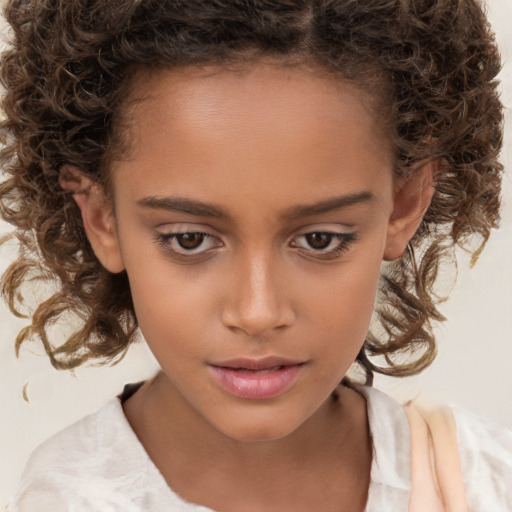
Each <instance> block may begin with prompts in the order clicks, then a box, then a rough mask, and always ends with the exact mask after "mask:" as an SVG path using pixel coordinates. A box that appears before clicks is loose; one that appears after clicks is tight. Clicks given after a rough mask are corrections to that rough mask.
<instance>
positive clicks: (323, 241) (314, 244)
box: [305, 233, 333, 250]
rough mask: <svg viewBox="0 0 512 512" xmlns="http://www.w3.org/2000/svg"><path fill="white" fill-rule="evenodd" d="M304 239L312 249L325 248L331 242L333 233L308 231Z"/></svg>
mask: <svg viewBox="0 0 512 512" xmlns="http://www.w3.org/2000/svg"><path fill="white" fill-rule="evenodd" d="M305 238H306V241H307V243H308V245H309V246H310V247H311V248H312V249H318V250H321V249H326V248H327V247H329V245H330V243H331V242H332V239H333V235H332V234H331V233H308V234H307V235H306V236H305Z"/></svg>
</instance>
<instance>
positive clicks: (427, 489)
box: [406, 405, 469, 512]
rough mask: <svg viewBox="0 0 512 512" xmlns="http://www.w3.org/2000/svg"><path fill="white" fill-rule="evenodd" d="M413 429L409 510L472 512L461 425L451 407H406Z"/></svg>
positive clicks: (411, 511) (418, 511) (413, 511)
mask: <svg viewBox="0 0 512 512" xmlns="http://www.w3.org/2000/svg"><path fill="white" fill-rule="evenodd" d="M406 410H407V416H408V419H409V425H410V432H411V498H410V501H409V512H469V508H468V505H467V501H466V490H465V487H464V479H463V476H462V469H461V464H460V459H459V453H458V442H457V428H456V425H455V420H454V417H453V414H452V413H451V411H450V410H449V409H448V408H439V409H435V410H433V411H430V412H427V411H426V410H422V409H420V408H418V407H416V406H415V405H409V406H407V408H406Z"/></svg>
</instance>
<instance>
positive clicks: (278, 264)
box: [82, 63, 424, 440]
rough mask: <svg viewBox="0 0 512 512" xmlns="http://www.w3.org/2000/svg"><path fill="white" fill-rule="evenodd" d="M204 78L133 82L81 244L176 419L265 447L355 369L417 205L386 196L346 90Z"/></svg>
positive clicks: (383, 152)
mask: <svg viewBox="0 0 512 512" xmlns="http://www.w3.org/2000/svg"><path fill="white" fill-rule="evenodd" d="M211 71H212V72H211V73H207V72H206V71H205V70H204V69H203V70H202V71H200V70H195V71H193V70H190V69H188V70H184V71H179V72H178V71H161V72H158V73H155V74H153V75H151V76H147V77H146V78H145V79H144V80H141V81H140V87H141V88H142V87H143V93H144V95H145V99H144V100H143V101H142V102H141V103H139V104H138V105H137V107H136V108H135V110H134V112H133V113H132V117H131V119H130V123H131V138H130V141H131V144H132V146H131V148H132V150H131V152H130V155H129V157H127V158H126V159H125V160H124V161H120V162H117V163H116V164H115V166H114V169H113V190H114V199H115V215H116V228H115V233H114V234H112V238H111V239H110V241H109V244H110V245H108V244H107V245H106V246H105V243H104V242H105V238H106V236H107V235H105V233H103V235H104V237H103V242H95V235H94V230H95V229H96V228H94V227H90V226H89V227H88V226H87V223H86V228H87V229H88V234H89V237H90V239H91V242H92V243H93V246H94V247H95V249H96V250H97V254H98V255H99V256H100V259H102V261H103V262H104V264H105V266H107V268H110V269H111V270H120V269H121V268H123V267H124V268H125V269H126V271H127V274H128V276H129V281H130V286H131V292H132V295H133V301H134V305H135V310H136V314H137V318H138V322H139V325H140V328H141V331H142V333H143V335H144V337H145V339H146V340H147V343H148V345H149V347H150V348H151V350H152V351H153V353H154V354H155V356H156V358H157V359H158V361H159V363H160V365H161V368H162V371H163V374H164V375H165V379H166V381H167V384H168V389H169V390H171V391H170V396H172V397H173V398H172V399H173V401H174V402H173V407H174V408H175V410H176V411H179V410H180V408H181V409H182V411H187V413H188V414H192V415H193V416H194V417H196V418H197V419H198V420H200V421H202V422H205V424H206V425H208V427H214V428H215V429H216V430H217V431H220V432H222V433H223V434H225V435H227V436H229V437H231V438H234V439H239V440H267V439H276V438H280V437H283V436H286V435H287V434H289V433H291V432H293V431H294V430H295V429H297V428H298V427H299V426H300V425H302V424H303V423H304V422H306V420H308V418H311V417H314V415H315V414H320V413H321V410H322V407H321V406H322V404H326V403H327V399H328V397H329V396H330V395H331V393H332V392H333V390H334V389H335V387H336V386H337V385H338V383H339V382H340V381H341V379H342V378H343V376H344V375H345V373H346V371H347V370H348V368H349V367H350V365H351V364H352V362H353V361H354V359H355V357H356V355H357V353H358V351H359V349H360V348H361V345H362V343H363V341H364V339H365V336H366V333H367V329H368V325H369V322H370V318H371V315H372V311H373V307H374V300H375V292H376V286H377V281H378V277H379V269H380V265H381V262H382V260H383V258H388V259H391V258H394V257H397V256H398V255H399V254H400V253H401V252H402V250H403V246H405V243H406V242H407V240H408V238H410V236H412V233H413V232H414V230H415V229H416V227H409V224H410V223H411V218H412V217H413V216H414V212H413V210H412V209H413V206H414V205H413V202H414V201H413V200H414V197H415V196H414V194H412V196H414V197H413V199H411V197H409V195H408V196H407V198H406V199H403V196H404V193H402V192H403V191H402V192H401V193H396V184H394V182H393V179H392V152H391V149H390V147H389V144H388V143H387V141H386V138H385V136H384V135H383V131H384V130H383V128H382V126H380V125H379V122H378V120H377V119H376V117H375V115H374V114H373V113H372V111H371V108H370V107H369V102H368V101H367V98H366V97H365V96H364V95H363V94H362V93H361V92H359V91H358V90H357V89H355V88H354V87H352V86H350V85H347V84H344V83H340V82H339V81H337V82H335V81H333V80H328V79H326V78H321V77H319V76H318V75H317V76H315V75H313V74H312V73H310V72H306V71H304V70H302V69H298V68H295V69H283V68H279V67H276V66H272V65H265V64H263V63H262V64H258V65H254V66H252V67H250V68H247V69H244V70H242V71H238V72H233V71H225V70H224V71H223V70H219V69H213V68H212V69H211ZM408 186H409V187H410V185H407V186H406V187H404V188H403V190H406V189H407V187H408ZM417 188H418V187H417ZM423 188H424V187H423ZM420 189H421V187H419V188H418V190H420ZM415 190H416V189H415ZM418 194H419V193H417V194H416V195H418ZM422 197H423V196H422ZM417 202H418V201H416V203H417ZM416 203H415V204H416ZM416 206H417V205H416ZM416 206H415V207H416ZM82 210H83V208H82ZM92 217H94V216H92ZM416 217H417V215H416ZM419 218H421V215H420V217H419ZM94 222H95V221H94V220H92V221H91V223H92V224H94ZM415 222H416V221H415ZM418 222H419V221H418ZM416 225H417V223H416ZM402 239H403V240H402ZM406 239H407V240H406ZM101 243H103V245H104V246H105V247H100V248H99V249H98V247H99V245H101ZM102 251H103V252H102ZM115 262H117V263H115Z"/></svg>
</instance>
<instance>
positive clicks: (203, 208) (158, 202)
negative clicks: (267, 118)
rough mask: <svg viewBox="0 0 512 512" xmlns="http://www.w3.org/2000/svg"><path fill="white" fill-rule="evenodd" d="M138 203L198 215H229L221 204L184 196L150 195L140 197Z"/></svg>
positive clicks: (152, 208) (157, 208)
mask: <svg viewBox="0 0 512 512" xmlns="http://www.w3.org/2000/svg"><path fill="white" fill-rule="evenodd" d="M137 204H138V205H139V206H142V207H143V208H147V209H150V210H169V211H175V212H181V213H188V214H190V215H196V216H198V217H229V214H228V212H227V211H226V210H224V209H223V208H221V207H220V206H215V205H213V204H208V203H203V202H201V201H196V200H193V199H186V198H184V197H157V196H149V197H144V198H143V199H140V200H139V201H137Z"/></svg>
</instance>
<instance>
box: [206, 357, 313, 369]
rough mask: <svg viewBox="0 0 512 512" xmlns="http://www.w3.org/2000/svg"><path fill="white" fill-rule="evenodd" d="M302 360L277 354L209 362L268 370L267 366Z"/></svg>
mask: <svg viewBox="0 0 512 512" xmlns="http://www.w3.org/2000/svg"><path fill="white" fill-rule="evenodd" d="M304 362H305V361H299V360H296V359H288V358H285V357H277V356H270V357H264V358H262V359H251V358H246V357H240V358H236V359H229V360H227V361H222V362H218V363H211V366H217V367H220V368H233V369H237V368H240V369H244V370H268V369H269V368H275V367H278V366H296V365H299V364H304Z"/></svg>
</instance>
